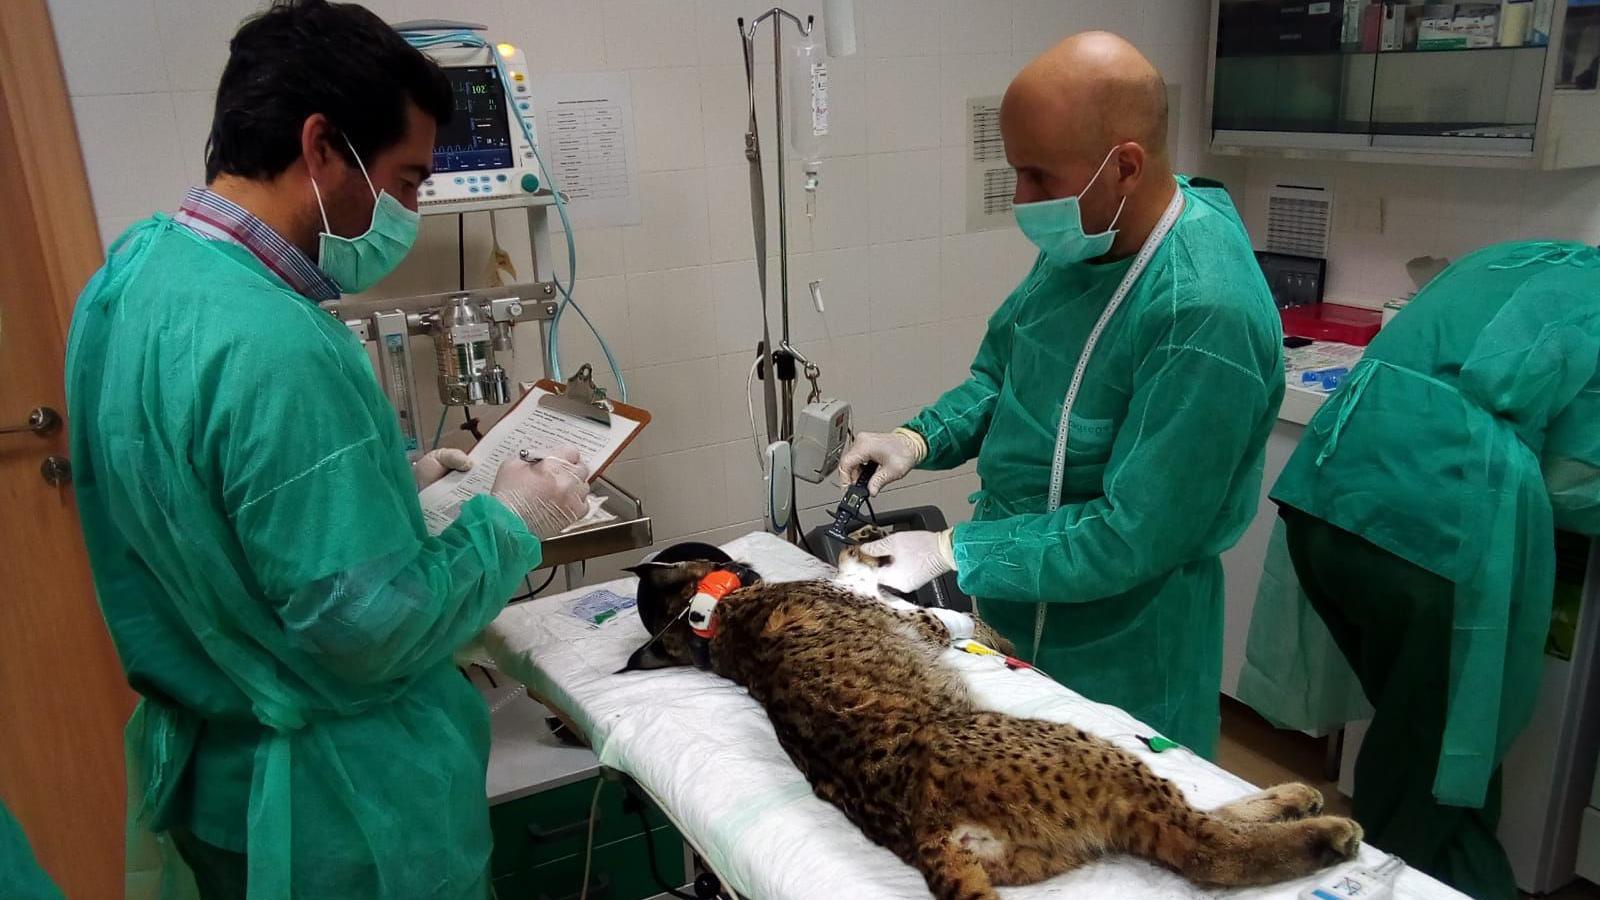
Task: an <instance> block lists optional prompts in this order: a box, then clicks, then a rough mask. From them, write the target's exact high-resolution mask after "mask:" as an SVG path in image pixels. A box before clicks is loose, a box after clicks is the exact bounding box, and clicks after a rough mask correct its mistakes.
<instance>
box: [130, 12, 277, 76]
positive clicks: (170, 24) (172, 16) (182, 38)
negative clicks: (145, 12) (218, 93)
mask: <svg viewBox="0 0 1600 900" xmlns="http://www.w3.org/2000/svg"><path fill="white" fill-rule="evenodd" d="M263 5H264V4H263V3H261V2H258V0H156V6H155V11H156V27H157V28H158V29H159V31H160V35H161V54H162V58H163V60H164V62H165V63H166V67H167V83H168V85H169V87H170V89H171V90H174V91H215V90H216V89H217V82H218V81H219V80H221V78H222V67H223V65H224V64H225V63H227V61H228V41H229V40H231V39H232V38H233V33H234V32H235V31H238V30H239V25H240V24H241V23H242V22H243V21H244V19H245V18H246V17H248V16H251V15H253V14H255V13H257V12H259V11H260V10H261V9H262V7H263Z"/></svg>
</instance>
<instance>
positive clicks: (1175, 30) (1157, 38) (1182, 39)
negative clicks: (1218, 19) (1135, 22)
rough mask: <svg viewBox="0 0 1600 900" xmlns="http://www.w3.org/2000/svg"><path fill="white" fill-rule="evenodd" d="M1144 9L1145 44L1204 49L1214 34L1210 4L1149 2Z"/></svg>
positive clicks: (1203, 1) (1198, 0) (1182, 0)
mask: <svg viewBox="0 0 1600 900" xmlns="http://www.w3.org/2000/svg"><path fill="white" fill-rule="evenodd" d="M1144 6H1145V11H1144V33H1143V35H1142V43H1145V44H1151V45H1155V44H1181V45H1188V46H1198V47H1204V46H1205V43H1206V41H1205V36H1206V35H1208V34H1209V33H1210V31H1211V3H1210V2H1209V0H1146V2H1145V4H1144ZM1196 36H1199V37H1200V38H1201V40H1199V41H1196V40H1195V37H1196Z"/></svg>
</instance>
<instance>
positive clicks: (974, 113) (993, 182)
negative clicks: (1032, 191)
mask: <svg viewBox="0 0 1600 900" xmlns="http://www.w3.org/2000/svg"><path fill="white" fill-rule="evenodd" d="M1016 189H1017V173H1016V172H1014V171H1012V169H1011V165H1010V163H1007V162H1006V147H1005V142H1004V141H1003V140H1002V139H1001V137H1000V98H999V97H969V98H968V99H967V230H968V231H987V230H988V229H991V228H1006V227H1009V226H1010V225H1012V219H1011V195H1012V194H1013V193H1015V191H1016Z"/></svg>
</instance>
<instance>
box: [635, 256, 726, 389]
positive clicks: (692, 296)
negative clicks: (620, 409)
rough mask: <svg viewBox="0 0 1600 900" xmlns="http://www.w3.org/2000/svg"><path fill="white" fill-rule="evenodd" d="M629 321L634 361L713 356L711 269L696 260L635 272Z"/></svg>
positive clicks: (653, 362)
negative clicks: (690, 264)
mask: <svg viewBox="0 0 1600 900" xmlns="http://www.w3.org/2000/svg"><path fill="white" fill-rule="evenodd" d="M628 322H629V326H630V327H631V328H632V330H633V363H634V365H639V366H653V365H659V364H661V363H669V362H681V361H683V360H688V359H694V358H697V357H705V356H709V355H710V354H711V353H712V352H713V349H714V347H715V343H714V342H715V340H716V330H717V325H716V320H715V318H714V317H713V314H712V298H711V278H710V270H709V269H707V268H706V267H705V266H695V267H690V268H683V269H669V270H667V271H663V272H649V273H646V274H643V275H629V276H628Z"/></svg>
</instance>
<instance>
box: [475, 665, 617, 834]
mask: <svg viewBox="0 0 1600 900" xmlns="http://www.w3.org/2000/svg"><path fill="white" fill-rule="evenodd" d="M468 671H469V672H471V678H472V684H473V686H474V687H476V688H477V689H478V691H479V692H480V693H482V694H483V701H484V702H485V703H487V704H488V705H489V709H490V710H491V713H490V716H489V727H490V729H491V732H490V739H489V776H488V778H487V780H486V781H487V784H486V787H487V790H488V794H489V805H490V806H493V805H495V804H496V803H505V802H507V801H510V800H517V799H520V798H522V797H526V796H528V795H530V794H537V793H541V792H543V791H548V790H551V789H552V788H558V787H562V786H563V785H568V784H572V783H574V782H578V781H584V780H586V779H589V778H593V777H594V776H595V775H597V774H599V772H600V760H599V759H597V758H596V757H595V755H594V753H593V752H591V751H589V750H588V749H587V748H584V747H572V746H568V745H567V744H563V743H562V742H561V741H560V740H559V739H558V738H556V736H555V735H554V734H551V733H550V729H549V727H548V726H546V725H545V723H544V720H545V717H546V716H548V715H549V714H550V713H549V711H548V710H546V709H545V708H544V707H543V706H540V705H539V704H538V703H535V702H534V701H533V700H532V699H531V698H529V697H528V694H527V690H526V689H525V688H524V687H523V686H522V685H520V684H518V683H517V682H516V680H515V679H513V678H511V677H510V676H509V675H506V674H504V673H502V672H494V680H495V681H496V682H497V684H498V686H490V684H489V682H488V680H487V679H486V678H485V677H484V675H483V672H482V671H480V670H478V669H477V668H472V669H469V670H468ZM513 695H515V696H513Z"/></svg>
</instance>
